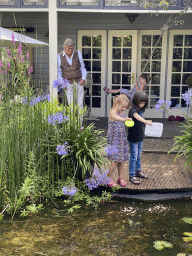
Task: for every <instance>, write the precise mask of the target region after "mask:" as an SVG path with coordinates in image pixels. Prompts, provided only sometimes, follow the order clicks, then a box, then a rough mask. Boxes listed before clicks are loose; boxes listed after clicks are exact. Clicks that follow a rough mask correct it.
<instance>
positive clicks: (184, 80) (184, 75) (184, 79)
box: [182, 74, 191, 84]
mask: <svg viewBox="0 0 192 256" xmlns="http://www.w3.org/2000/svg"><path fill="white" fill-rule="evenodd" d="M190 75H191V74H183V79H182V80H183V81H182V84H187V78H188V76H190Z"/></svg>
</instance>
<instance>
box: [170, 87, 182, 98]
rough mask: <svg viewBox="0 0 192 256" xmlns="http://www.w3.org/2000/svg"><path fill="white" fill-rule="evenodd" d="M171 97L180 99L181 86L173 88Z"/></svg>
mask: <svg viewBox="0 0 192 256" xmlns="http://www.w3.org/2000/svg"><path fill="white" fill-rule="evenodd" d="M171 97H180V86H171Z"/></svg>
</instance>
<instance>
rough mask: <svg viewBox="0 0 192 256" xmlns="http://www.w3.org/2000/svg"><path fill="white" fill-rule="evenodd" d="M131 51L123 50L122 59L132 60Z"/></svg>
mask: <svg viewBox="0 0 192 256" xmlns="http://www.w3.org/2000/svg"><path fill="white" fill-rule="evenodd" d="M131 54H132V49H123V59H124V60H130V59H131V58H132V56H131Z"/></svg>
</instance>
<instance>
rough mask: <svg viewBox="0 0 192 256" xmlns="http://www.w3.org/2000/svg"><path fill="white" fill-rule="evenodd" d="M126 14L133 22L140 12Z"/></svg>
mask: <svg viewBox="0 0 192 256" xmlns="http://www.w3.org/2000/svg"><path fill="white" fill-rule="evenodd" d="M125 16H126V17H127V19H128V20H129V21H130V22H131V23H133V22H134V21H135V19H136V18H137V17H138V16H139V14H138V13H125Z"/></svg>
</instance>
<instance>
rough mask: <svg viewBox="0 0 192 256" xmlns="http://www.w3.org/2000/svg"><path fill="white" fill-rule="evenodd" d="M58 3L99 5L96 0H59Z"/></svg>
mask: <svg viewBox="0 0 192 256" xmlns="http://www.w3.org/2000/svg"><path fill="white" fill-rule="evenodd" d="M59 4H60V5H79V6H82V5H88V6H97V5H99V1H98V0H60V1H59Z"/></svg>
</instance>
